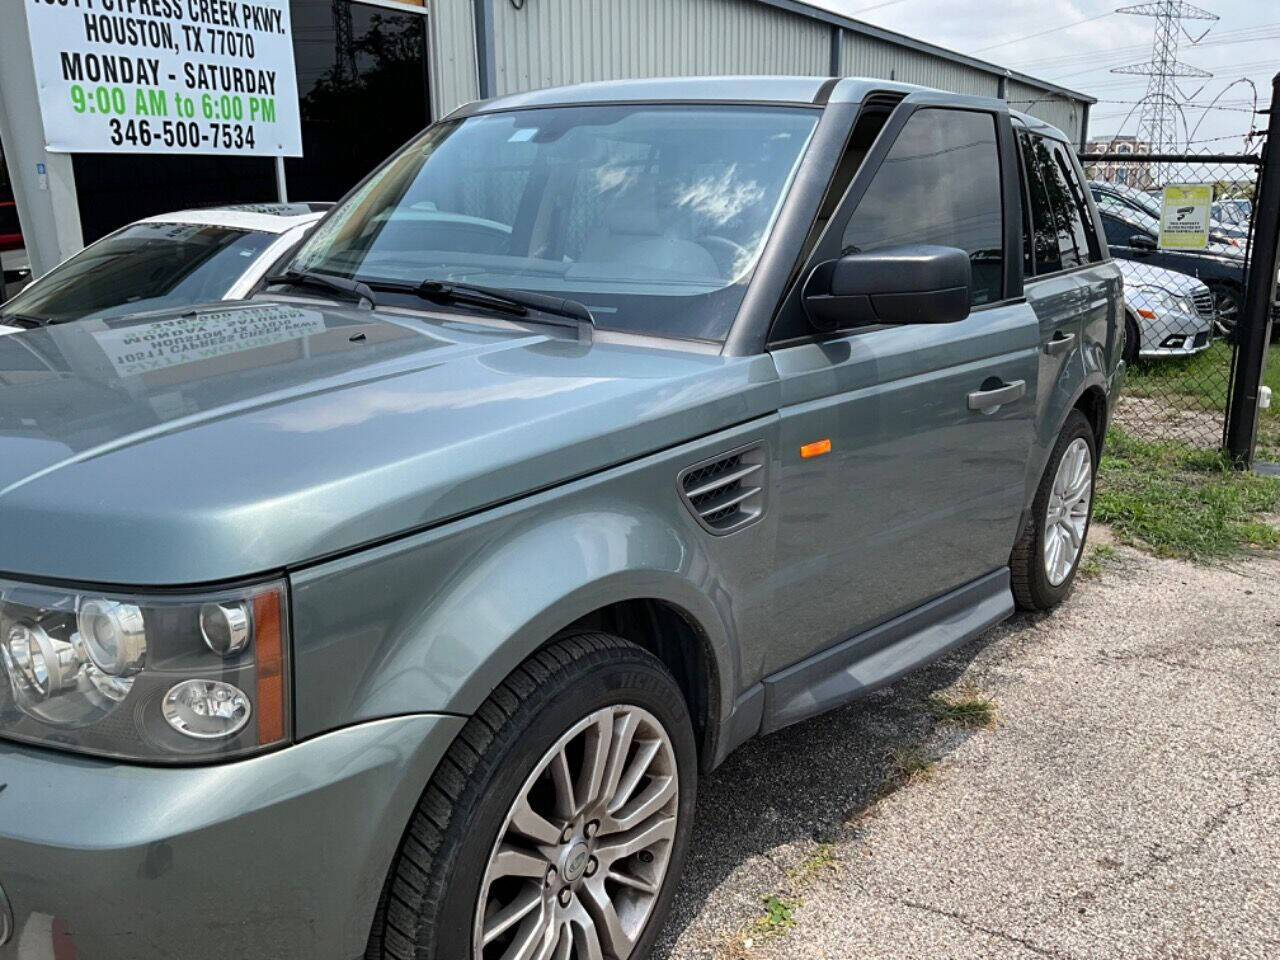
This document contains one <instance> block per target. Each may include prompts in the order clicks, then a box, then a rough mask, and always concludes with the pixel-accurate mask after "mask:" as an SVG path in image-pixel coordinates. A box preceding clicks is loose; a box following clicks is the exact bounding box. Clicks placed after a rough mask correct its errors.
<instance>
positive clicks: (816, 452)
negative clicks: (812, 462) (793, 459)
mask: <svg viewBox="0 0 1280 960" xmlns="http://www.w3.org/2000/svg"><path fill="white" fill-rule="evenodd" d="M830 452H831V441H830V440H829V439H826V438H823V439H822V440H815V441H813V443H806V444H805V445H804V446H803V447H801V448H800V456H801V457H802V458H803V459H805V460H808V459H809V458H810V457H820V456H822V455H823V454H824V453H830Z"/></svg>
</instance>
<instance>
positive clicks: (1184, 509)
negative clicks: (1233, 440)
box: [1094, 427, 1280, 562]
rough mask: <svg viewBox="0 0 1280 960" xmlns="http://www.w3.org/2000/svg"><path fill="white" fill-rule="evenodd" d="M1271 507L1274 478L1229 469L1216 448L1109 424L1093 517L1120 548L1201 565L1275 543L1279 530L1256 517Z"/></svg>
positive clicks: (1275, 497)
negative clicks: (1135, 547)
mask: <svg viewBox="0 0 1280 960" xmlns="http://www.w3.org/2000/svg"><path fill="white" fill-rule="evenodd" d="M1277 502H1280V481H1277V480H1275V479H1273V478H1270V477H1262V476H1258V475H1257V474H1253V473H1249V472H1245V471H1239V470H1235V469H1233V468H1232V466H1231V464H1230V462H1229V461H1228V460H1227V459H1226V458H1225V457H1224V456H1223V455H1222V454H1221V453H1219V452H1218V451H1216V450H1200V449H1195V448H1192V447H1187V446H1183V445H1182V444H1176V443H1152V442H1149V441H1145V440H1139V439H1137V438H1135V437H1131V436H1129V435H1128V434H1127V433H1125V432H1124V430H1122V429H1120V428H1119V427H1113V428H1112V430H1111V431H1110V432H1109V433H1108V434H1107V446H1106V452H1105V454H1104V455H1103V457H1102V463H1101V464H1100V465H1099V478H1098V497H1097V501H1096V504H1095V509H1094V516H1095V517H1097V519H1098V520H1100V521H1102V522H1103V523H1107V524H1110V525H1111V527H1112V529H1113V530H1114V531H1115V533H1116V536H1117V537H1118V538H1119V539H1120V540H1121V541H1122V542H1124V543H1131V544H1132V543H1137V544H1140V545H1143V546H1146V547H1147V548H1148V549H1150V550H1151V551H1152V552H1153V553H1155V554H1156V555H1157V556H1162V557H1177V558H1179V559H1184V560H1195V561H1201V562H1203V561H1208V560H1215V559H1224V558H1229V557H1233V556H1237V555H1239V554H1241V553H1243V552H1244V551H1246V550H1247V549H1249V548H1251V547H1274V546H1276V545H1277V544H1278V543H1280V532H1278V531H1277V530H1276V528H1275V527H1273V526H1271V525H1270V524H1269V523H1266V522H1264V521H1262V520H1261V519H1259V515H1260V514H1264V513H1268V512H1270V511H1272V510H1274V509H1275V508H1276V504H1277Z"/></svg>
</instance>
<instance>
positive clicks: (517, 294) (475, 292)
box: [373, 280, 595, 330]
mask: <svg viewBox="0 0 1280 960" xmlns="http://www.w3.org/2000/svg"><path fill="white" fill-rule="evenodd" d="M373 286H374V287H375V288H376V289H379V290H396V291H398V292H403V293H412V294H414V295H415V296H418V297H421V298H422V299H423V300H431V301H434V302H437V303H465V304H469V305H471V306H475V307H487V308H488V309H490V310H497V311H499V312H501V313H509V314H512V315H513V316H517V317H526V316H528V315H529V311H530V310H534V311H537V312H538V313H541V314H545V315H546V318H545V319H544V321H543V322H548V323H555V324H558V325H560V326H572V327H576V328H579V330H581V328H582V326H583V325H584V324H585V325H586V326H587V327H589V328H594V327H595V318H594V317H592V316H591V311H590V310H589V309H587V306H586V304H584V303H579V302H578V301H577V300H570V299H568V298H567V297H548V296H546V295H544V294H541V293H530V292H529V291H527V290H507V289H501V288H498V287H483V286H480V285H479V284H474V283H454V282H452V281H444V280H424V281H423V282H422V283H420V284H418V285H417V286H413V285H412V284H393V283H374V284H373ZM552 318H562V319H552ZM563 321H569V322H568V323H565V322H563Z"/></svg>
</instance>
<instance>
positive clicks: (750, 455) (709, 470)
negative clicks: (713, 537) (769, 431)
mask: <svg viewBox="0 0 1280 960" xmlns="http://www.w3.org/2000/svg"><path fill="white" fill-rule="evenodd" d="M766 463H767V457H766V455H765V447H764V444H760V443H757V444H753V445H752V446H749V447H741V448H740V449H738V450H734V451H732V452H730V453H726V454H723V455H722V456H719V457H717V458H716V459H714V460H704V461H703V462H702V463H696V464H694V465H693V466H692V467H689V468H688V469H686V470H685V471H684V472H683V473H681V474H680V479H679V487H680V495H681V497H683V498H684V502H685V505H686V506H688V508H689V509H690V510H691V511H693V515H694V516H695V517H697V518H698V522H699V523H701V524H702V525H703V526H704V527H706V528H707V530H709V531H710V532H711V533H714V534H717V535H720V534H726V533H733V532H734V531H735V530H739V529H741V528H742V527H745V526H746V525H747V524H749V523H751V522H752V521H754V520H758V519H759V518H760V516H761V515H762V514H763V513H764V491H765V473H766V470H765V464H766Z"/></svg>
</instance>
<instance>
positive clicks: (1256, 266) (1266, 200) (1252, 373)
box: [1227, 73, 1280, 468]
mask: <svg viewBox="0 0 1280 960" xmlns="http://www.w3.org/2000/svg"><path fill="white" fill-rule="evenodd" d="M1278 244H1280V73H1278V74H1276V75H1275V76H1274V77H1273V78H1272V80H1271V109H1270V111H1269V112H1268V123H1267V142H1266V144H1265V145H1264V146H1263V154H1262V169H1261V171H1260V172H1259V174H1258V186H1257V189H1255V190H1254V198H1253V248H1252V253H1251V255H1250V257H1249V275H1248V277H1247V279H1246V281H1245V291H1244V307H1243V309H1242V310H1241V312H1240V315H1239V317H1238V319H1237V321H1236V322H1237V329H1238V330H1239V331H1240V342H1239V349H1238V351H1237V354H1236V368H1235V371H1234V375H1233V376H1232V378H1231V405H1230V407H1229V408H1228V414H1227V416H1228V420H1227V453H1228V454H1230V456H1231V457H1232V458H1233V459H1234V460H1235V461H1236V464H1237V465H1238V466H1240V467H1246V468H1247V467H1248V466H1249V465H1250V464H1251V463H1252V462H1253V446H1254V441H1255V439H1256V437H1257V433H1258V388H1259V387H1260V386H1261V384H1262V370H1263V365H1264V364H1265V363H1266V359H1267V347H1268V345H1269V344H1270V342H1271V305H1272V303H1273V302H1274V300H1275V293H1276V253H1277V246H1278Z"/></svg>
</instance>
